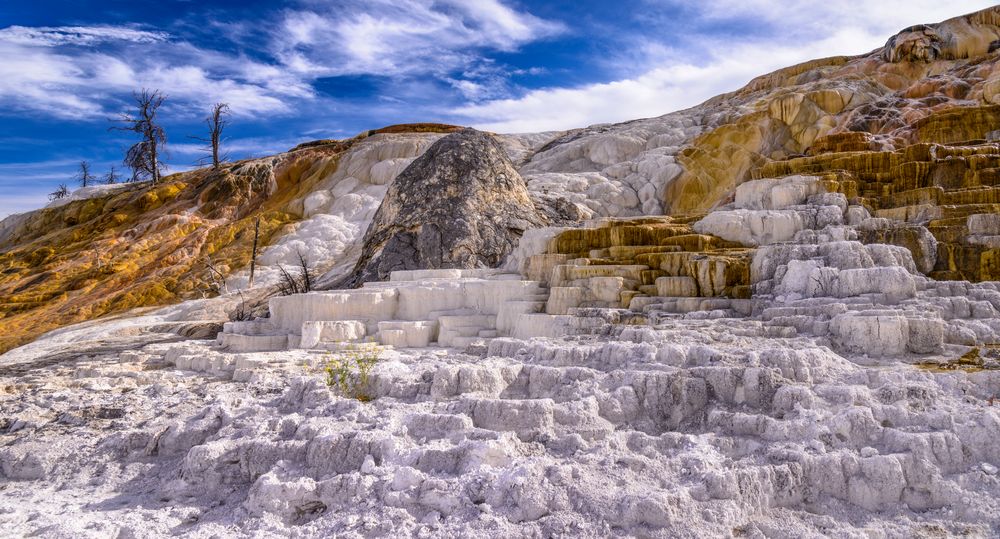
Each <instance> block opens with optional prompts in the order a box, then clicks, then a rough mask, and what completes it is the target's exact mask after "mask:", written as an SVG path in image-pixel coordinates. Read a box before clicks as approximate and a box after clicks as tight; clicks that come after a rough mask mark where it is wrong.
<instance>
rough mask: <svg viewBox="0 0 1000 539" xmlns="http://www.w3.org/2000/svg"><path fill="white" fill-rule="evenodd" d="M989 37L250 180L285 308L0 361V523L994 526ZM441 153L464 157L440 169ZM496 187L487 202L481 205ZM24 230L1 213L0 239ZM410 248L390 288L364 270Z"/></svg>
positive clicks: (159, 531)
mask: <svg viewBox="0 0 1000 539" xmlns="http://www.w3.org/2000/svg"><path fill="white" fill-rule="evenodd" d="M998 43H1000V8H992V9H989V10H985V11H982V12H979V13H975V14H972V15H969V16H965V17H960V18H957V19H953V20H949V21H946V22H943V23H940V24H936V25H929V26H921V27H915V28H910V29H907V30H905V31H903V32H901V33H900V34H899V35H897V36H894V37H892V38H891V39H890V40H889V41H888V42H887V44H886V46H885V47H884V48H882V49H880V50H876V51H873V52H872V53H870V54H868V55H863V56H859V57H852V58H846V57H838V58H829V59H824V60H817V61H814V62H810V63H807V64H803V65H799V66H795V67H791V68H787V69H785V70H781V71H779V72H775V73H772V74H769V75H765V76H763V77H760V78H758V79H756V80H754V81H752V82H751V83H750V84H749V85H748V86H746V87H745V88H743V89H741V90H739V91H737V92H734V93H731V94H726V95H722V96H719V97H717V98H714V99H712V100H710V101H709V102H706V103H705V104H703V105H700V106H698V107H695V108H693V109H689V110H685V111H679V112H675V113H672V114H668V115H666V116H663V117H659V118H652V119H644V120H636V121H633V122H629V123H625V124H619V125H601V126H592V127H589V128H586V129H580V130H575V131H571V132H566V133H545V134H535V135H492V134H483V133H476V132H469V131H455V130H454V129H451V128H444V127H439V128H435V130H436V131H441V132H432V133H429V132H426V131H420V130H417V129H415V128H414V129H411V131H413V132H408V133H400V132H387V133H381V134H376V135H374V136H371V137H362V138H359V139H357V140H354V141H352V142H351V143H350V144H346V143H339V144H340V145H338V146H336V148H337V153H336V155H333V154H331V155H327V156H324V157H322V158H319V157H317V158H315V159H318V160H316V161H312V164H309V165H308V166H306V165H302V168H304V169H308V170H309V171H311V172H309V173H304V172H301V171H300V172H298V173H297V175H295V177H296V178H308V180H302V179H300V180H299V184H301V186H300V187H301V188H296V189H292V190H287V189H284V188H283V187H281V186H280V185H279V186H278V187H277V188H276V189H275V190H274V191H273V192H274V193H283V194H281V195H280V197H279V198H280V201H281V204H282V205H281V208H283V210H282V211H285V212H287V216H286V217H285V218H283V219H284V220H283V221H281V223H282V224H285V223H288V225H287V226H286V227H285V228H282V229H280V230H278V229H277V227H275V228H276V230H274V231H273V233H272V234H270V235H269V237H268V242H267V243H268V247H267V248H266V249H265V250H264V252H263V255H262V257H261V262H262V266H263V267H264V268H265V269H264V270H262V275H264V277H262V282H263V283H264V286H265V287H266V286H267V285H269V284H272V283H273V282H274V280H275V279H276V275H277V273H278V271H279V270H278V269H277V266H278V265H279V264H285V265H289V264H290V263H293V261H294V258H293V257H294V256H295V254H296V252H297V251H300V252H308V253H309V255H310V256H311V257H313V258H312V259H311V261H312V262H313V263H315V264H316V267H317V268H319V269H320V270H321V273H323V274H322V275H321V276H317V283H318V285H319V286H318V288H319V290H316V291H314V292H310V293H307V294H296V295H288V296H274V297H270V298H264V297H263V294H259V295H257V296H254V297H253V298H252V300H253V301H254V302H258V303H259V305H260V307H261V308H263V306H264V305H265V304H266V305H267V309H266V311H267V313H268V316H267V317H258V318H256V319H254V320H242V321H233V322H228V321H225V316H226V314H227V313H229V312H232V311H233V310H234V309H235V308H236V307H237V305H238V304H239V303H240V302H241V301H244V300H246V298H241V297H240V296H238V295H236V294H232V293H230V294H221V295H218V296H216V297H209V298H205V299H194V300H189V301H185V302H181V303H177V304H175V305H172V306H169V307H165V308H160V309H157V310H149V311H145V312H143V313H131V314H130V315H127V316H126V315H121V316H119V317H117V318H112V319H102V320H96V321H89V322H85V323H83V324H79V325H76V326H69V327H66V328H63V329H60V330H57V331H54V332H51V333H49V334H47V335H45V336H43V337H42V338H40V339H38V340H37V341H35V342H33V343H31V344H28V345H26V346H23V347H20V348H16V349H14V350H12V351H10V352H8V353H7V354H5V355H3V356H0V523H2V524H3V526H4V528H3V529H5V530H7V531H10V532H11V533H14V534H16V535H27V534H36V535H41V536H47V537H81V536H93V537H120V538H128V537H145V536H149V535H168V534H184V535H189V536H193V537H218V536H255V537H256V536H264V537H271V536H274V537H279V536H280V537H285V536H292V537H312V536H317V535H322V534H330V535H337V536H345V537H372V536H427V537H429V536H446V537H468V536H493V537H618V536H623V537H624V536H640V537H825V536H833V537H886V538H888V537H893V538H895V537H899V538H903V537H907V538H909V537H924V538H931V537H950V536H958V537H997V536H1000V518H998V516H997V515H1000V501H998V500H1000V472H998V467H1000V443H998V440H1000V403H998V402H996V401H997V399H998V398H1000V349H998V344H997V343H1000V312H998V311H1000V284H998V282H997V281H996V279H998V275H1000V269H998V268H1000V254H998V253H1000V211H998V210H1000V206H998V204H1000V199H997V196H998V195H997V193H998V192H1000V191H998V189H1000V183H998V182H1000V166H998V165H1000V143H998V142H997V141H998V140H1000V135H998V133H1000V112H998V110H1000V109H998V108H997V107H998V105H997V103H1000V93H998V92H1000V55H998V52H997V49H998V48H1000V47H998V45H997V44H998ZM390 131H395V130H390ZM453 131H454V132H453ZM463 137H465V138H463ZM469 140H473V141H478V142H477V144H481V147H486V148H489V149H488V150H484V151H488V152H490V159H471V160H469V162H470V163H472V164H469V163H464V164H462V165H455V164H454V161H453V158H454V154H453V153H452V150H453V149H454V148H458V147H461V145H462V144H464V143H466V142H467V141H469ZM317 148H318V149H317ZM322 148H331V146H329V145H320V146H316V147H315V148H312V149H310V148H306V149H300V150H297V151H299V152H301V151H314V152H320V153H323V152H324V150H322ZM449 148H450V149H451V150H449ZM331 151H332V150H331ZM295 154H296V152H291V153H290V154H286V155H285V156H283V157H281V158H280V159H279V161H280V160H281V159H285V160H287V159H292V157H289V156H294V155H295ZM501 154H505V155H501ZM441 155H450V156H451V157H448V158H447V159H445V158H440V159H435V158H434V156H441ZM422 156H428V157H426V158H425V157H422ZM310 159H312V158H310ZM319 163H324V164H322V165H321V164H319ZM456 167H458V168H457V170H462V171H465V172H463V173H462V174H467V175H468V177H472V176H475V177H476V178H480V179H484V184H483V186H478V184H477V186H476V189H474V190H470V192H471V194H459V195H456V194H455V193H456V192H455V190H448V191H447V193H448V195H449V196H452V195H455V198H454V199H450V198H449V199H448V200H449V204H452V203H453V204H456V205H457V204H459V203H465V202H469V201H478V202H475V203H476V204H479V207H478V210H479V211H480V212H481V214H482V215H496V216H497V217H496V218H495V219H492V218H491V219H486V218H483V219H481V220H480V221H477V224H476V226H465V225H467V224H468V223H464V224H463V225H462V226H457V225H456V226H454V227H450V228H449V227H447V226H441V227H440V228H431V227H429V225H428V223H431V222H433V219H434V218H433V216H432V217H428V216H426V215H413V210H412V208H411V206H410V205H407V204H409V203H410V202H412V200H414V199H413V198H411V197H413V196H416V195H420V196H426V195H427V193H424V192H422V191H421V190H420V189H421V187H420V186H421V184H420V182H419V181H415V174H416V172H415V171H421V172H420V173H421V174H424V175H427V176H428V177H431V176H433V177H435V178H438V177H440V178H445V179H446V180H447V179H448V178H451V179H452V180H454V179H455V178H459V179H461V178H462V177H465V176H462V174H459V175H458V176H455V175H454V174H451V173H452V172H454V170H456ZM461 167H468V170H466V169H465V168H461ZM279 168H280V167H279ZM497 171H500V172H497ZM449 174H451V175H450V176H449ZM500 174H502V175H503V178H502V182H506V183H501V185H505V186H513V187H512V188H510V189H509V190H510V191H511V192H512V193H513V194H511V197H510V200H514V199H516V200H517V204H515V206H516V208H515V210H517V211H509V210H507V209H506V208H505V209H504V210H503V211H497V208H496V207H497V206H499V205H500V203H502V202H510V200H501V198H502V197H501V195H499V194H498V192H502V190H498V189H496V187H495V185H493V184H491V183H490V182H489V180H496V179H497V176H498V175H500ZM400 175H402V176H400ZM279 176H281V175H280V174H278V175H277V176H275V177H279ZM397 176H399V177H402V178H405V179H406V181H405V182H400V184H398V185H397V188H396V189H392V188H390V187H389V186H391V185H393V184H392V182H393V180H394V179H396V178H397ZM177 181H184V179H183V178H181V179H179V180H177ZM442 181H444V180H442ZM497 181H501V180H497ZM279 183H280V182H279ZM442 190H445V188H442ZM472 191H474V192H472ZM387 192H389V193H390V195H386V193H387ZM484 193H485V194H484ZM88 196H89V195H88ZM93 196H112V195H108V194H106V193H102V194H96V195H93ZM115 196H120V195H115ZM498 197H499V198H498ZM264 198H265V199H266V198H267V197H264ZM88 200H95V199H94V198H83V199H82V200H79V201H75V202H73V203H71V204H72V205H74V206H73V207H74V208H78V209H75V210H73V211H82V210H80V209H79V208H80V207H89V206H88V204H89V203H88V202H87V201H88ZM102 200H104V199H102ZM408 201H409V202H408ZM484 201H485V202H484ZM104 203H105V204H107V202H104ZM276 203H277V202H275V204H276ZM261 204H263V205H264V206H263V207H268V206H267V205H268V204H270V203H269V202H267V201H266V200H265V201H262V202H261ZM487 204H489V205H490V207H489V208H486V207H484V206H486V205H487ZM81 205H82V206H81ZM529 205H530V207H528V206H529ZM380 207H381V208H382V209H380ZM399 208H410V209H409V210H407V212H406V213H407V214H406V215H405V216H404V217H405V218H404V217H398V216H397V217H392V216H393V215H396V213H399V211H400V210H399ZM487 210H489V211H487ZM520 210H523V212H522V211H520ZM57 211H60V210H59V209H58V208H50V209H48V210H45V211H43V212H41V213H39V214H38V215H34V216H28V217H21V218H19V220H18V221H17V222H10V223H8V222H6V221H5V222H4V223H3V224H2V225H0V234H2V235H3V236H2V238H0V240H2V242H5V243H0V244H2V245H7V244H11V243H16V240H17V238H22V237H25V238H26V237H29V236H30V234H29V232H30V230H32V227H33V226H35V225H32V224H31V223H33V222H38V221H37V220H40V219H52V215H54V214H53V212H57ZM470 211H477V207H475V206H473V207H472V209H471V210H470ZM490 211H492V212H493V213H490ZM393 212H396V213H393ZM428 213H429V214H430V213H431V212H428ZM157 215H158V217H157V219H163V218H166V217H163V216H159V214H157ZM377 216H382V217H377ZM385 216H388V217H385ZM480 216H481V215H480V214H477V218H478V217H480ZM459 217H461V216H459ZM102 219H103V217H102ZM219 219H221V217H219ZM240 219H243V217H240ZM470 220H471V218H470ZM373 221H374V222H375V225H372V223H373ZM79 222H80V223H83V222H84V220H81V221H79ZM73 226H82V225H79V224H78V225H73ZM393 227H395V228H393ZM381 229H385V230H391V234H390V233H386V234H381V233H379V230H381ZM366 231H370V233H367V234H366ZM478 231H485V232H483V233H479V232H478ZM477 234H478V235H477ZM31 237H33V236H31ZM390 237H395V238H397V239H396V240H390V239H388V238H390ZM429 237H430V238H432V239H433V240H434V241H431V240H428V239H427V238H429ZM513 237H516V238H517V241H516V242H512V241H510V238H513ZM398 238H402V239H398ZM420 238H423V239H420ZM441 238H445V239H443V240H442V239H441ZM438 240H440V241H438ZM37 241H40V240H37ZM393 241H395V242H396V243H395V244H394V243H393ZM435 242H437V243H435ZM237 243H239V242H237ZM515 243H516V245H515ZM396 244H398V245H397V246H396V247H391V248H390V247H388V246H391V245H396ZM240 245H242V244H240ZM399 246H402V247H399ZM234 249H235V247H234ZM463 249H464V250H463ZM411 251H412V252H418V253H421V254H420V256H421V257H425V258H426V263H425V264H423V266H424V267H422V268H419V269H414V268H408V269H403V270H398V271H388V270H392V269H395V268H397V266H398V265H399V264H403V263H404V262H401V261H400V260H401V258H400V257H398V256H396V258H393V256H395V255H394V253H395V254H398V253H400V252H407V253H408V252H411ZM479 251H483V252H479ZM487 251H488V253H487ZM240 252H242V251H240ZM12 253H20V254H16V256H15V254H12ZM387 253H388V254H387ZM427 253H432V254H433V256H431V255H428V254H427ZM498 253H499V254H498ZM487 254H488V256H487ZM478 255H482V256H478ZM501 255H502V256H501ZM3 256H5V257H8V259H10V260H13V262H11V264H22V262H24V261H23V260H22V258H23V257H24V256H25V255H24V254H23V252H19V251H15V250H10V251H6V252H5V254H4V255H3ZM240 256H243V255H240ZM18 257H21V258H18ZM489 257H493V258H502V260H496V262H498V263H496V264H490V263H486V262H484V260H485V259H487V258H489ZM237 259H239V257H237V256H234V257H233V260H237ZM2 260H7V259H2ZM46 260H47V259H46ZM378 260H390V261H391V264H388V265H378V266H377V267H375V266H370V265H369V264H376V262H372V261H378ZM5 263H6V262H5ZM25 263H26V262H25ZM46 263H48V262H46V261H45V260H42V261H41V262H38V264H40V265H42V267H45V266H44V264H46ZM378 264H381V262H378ZM22 265H23V264H22ZM485 266H494V267H485ZM18 267H21V266H18ZM373 268H374V269H373ZM369 269H373V271H367V270H369ZM375 270H377V271H375ZM382 273H388V280H377V279H369V278H360V279H357V278H355V279H354V280H353V281H351V282H352V283H353V284H359V285H360V286H357V287H355V288H349V289H334V288H331V287H333V286H334V285H336V284H343V283H345V282H347V281H345V279H347V278H348V277H349V276H352V275H353V276H355V277H357V276H359V275H360V276H364V275H369V276H370V275H376V276H377V277H384V276H385V275H382ZM227 277H228V285H229V287H230V289H234V290H235V289H236V288H239V287H241V286H243V285H244V283H245V281H246V278H247V273H246V270H245V268H243V267H242V266H240V265H239V264H237V263H236V262H233V265H232V267H231V268H229V269H227ZM18 283H21V281H18ZM21 284H23V283H21ZM0 285H2V286H8V285H6V284H4V281H0ZM10 286H13V285H10ZM32 286H34V285H32ZM28 289H30V286H29V288H28ZM19 312H20V311H19ZM133 315H134V316H133ZM359 343H368V346H370V347H371V349H372V350H374V353H377V354H379V356H380V358H381V359H380V361H379V362H378V363H377V364H376V366H375V368H374V371H373V374H372V378H371V380H370V384H369V386H370V387H369V388H368V389H369V392H370V394H369V395H367V397H368V398H366V399H361V400H358V399H353V398H348V397H345V396H344V395H341V394H339V393H337V392H336V391H334V390H332V389H331V388H330V387H328V386H327V384H326V383H325V382H324V377H325V373H324V372H323V367H324V365H325V364H326V362H327V361H328V360H329V359H330V358H331V357H338V355H339V354H342V353H343V351H344V350H345V349H349V348H350V347H351V346H352V345H357V344H359Z"/></svg>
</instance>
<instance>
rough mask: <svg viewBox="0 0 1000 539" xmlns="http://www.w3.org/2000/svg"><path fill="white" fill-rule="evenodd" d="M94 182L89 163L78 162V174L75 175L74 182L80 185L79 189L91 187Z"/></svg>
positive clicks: (94, 178)
mask: <svg viewBox="0 0 1000 539" xmlns="http://www.w3.org/2000/svg"><path fill="white" fill-rule="evenodd" d="M96 180H97V178H96V177H95V176H94V175H93V174H91V173H90V163H88V162H86V161H80V172H77V173H76V181H77V182H79V183H80V187H87V186H88V185H93V184H94V182H95V181H96Z"/></svg>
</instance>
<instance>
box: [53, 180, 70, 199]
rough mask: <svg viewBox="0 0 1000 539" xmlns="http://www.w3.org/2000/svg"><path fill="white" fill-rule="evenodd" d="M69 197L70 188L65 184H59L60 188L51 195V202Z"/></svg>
mask: <svg viewBox="0 0 1000 539" xmlns="http://www.w3.org/2000/svg"><path fill="white" fill-rule="evenodd" d="M68 196H69V188H68V187H66V184H65V183H61V184H59V188H58V189H56V190H55V191H52V192H51V193H49V200H59V199H61V198H66V197H68Z"/></svg>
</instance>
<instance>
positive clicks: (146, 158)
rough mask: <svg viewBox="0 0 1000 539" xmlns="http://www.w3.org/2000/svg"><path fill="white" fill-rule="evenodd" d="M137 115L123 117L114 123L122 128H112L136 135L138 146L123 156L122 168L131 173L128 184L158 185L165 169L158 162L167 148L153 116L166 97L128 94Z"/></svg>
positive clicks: (155, 93)
mask: <svg viewBox="0 0 1000 539" xmlns="http://www.w3.org/2000/svg"><path fill="white" fill-rule="evenodd" d="M132 96H133V98H134V99H135V102H136V105H137V106H138V111H137V114H136V115H134V116H133V115H131V114H128V113H123V114H122V115H121V118H119V119H118V122H120V123H122V124H123V125H122V126H120V127H112V128H111V129H114V130H117V131H130V132H132V133H136V134H138V135H139V138H140V140H139V142H137V143H135V144H133V145H132V147H131V148H129V149H128V151H127V152H126V153H125V159H124V163H125V166H127V167H128V168H130V169H132V178H131V179H130V180H129V181H130V182H135V181H140V180H145V179H147V178H149V179H151V180H153V182H154V183H155V182H158V181H160V176H161V175H162V172H163V170H164V169H165V168H166V165H164V164H163V162H162V156H163V155H162V154H163V153H165V152H164V150H163V147H164V146H166V144H167V134H166V132H165V131H164V130H163V127H161V126H160V125H159V124H158V123H157V119H156V113H157V111H158V110H159V108H160V106H161V105H163V101H164V100H165V99H166V96H164V95H163V93H162V92H160V91H159V90H147V89H145V88H143V90H142V91H141V92H137V93H134V94H132Z"/></svg>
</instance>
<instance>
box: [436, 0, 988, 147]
mask: <svg viewBox="0 0 1000 539" xmlns="http://www.w3.org/2000/svg"><path fill="white" fill-rule="evenodd" d="M675 4H683V5H682V7H684V8H685V9H686V10H687V13H688V15H689V16H690V17H691V19H690V20H688V23H689V24H690V27H691V28H695V29H697V30H692V32H691V33H690V34H688V35H685V36H683V37H682V38H678V37H676V36H674V35H673V34H670V33H664V31H665V30H666V27H667V25H676V15H675V14H667V13H665V12H663V13H658V12H657V10H658V9H662V8H663V4H662V2H658V1H654V0H650V1H649V2H648V3H647V7H648V10H647V11H646V12H645V13H643V14H642V19H643V20H644V22H646V23H647V24H648V25H649V26H647V32H645V33H644V34H643V35H642V36H641V39H640V44H641V46H640V47H639V48H637V49H633V50H631V52H626V53H623V54H624V55H626V56H627V57H629V58H631V59H633V60H635V59H639V58H641V59H643V60H644V63H645V66H644V68H642V67H632V68H631V70H630V71H632V72H635V73H636V74H635V75H634V76H629V77H626V78H622V79H620V80H616V81H612V82H606V83H598V84H589V85H582V86H578V87H572V88H564V87H558V88H544V89H536V90H531V91H528V92H526V93H524V94H523V95H521V96H520V97H516V98H507V99H494V100H488V101H484V102H480V103H472V104H466V105H464V106H460V107H457V108H455V109H454V110H453V111H452V113H453V114H454V115H455V117H456V121H467V122H470V123H472V124H473V125H475V126H477V127H480V128H483V129H488V130H491V131H498V132H530V131H549V130H561V129H569V128H573V127H580V126H585V125H591V124H594V123H606V122H618V121H625V120H630V119H634V118H643V117H652V116H659V115H662V114H665V113H668V112H671V111H675V110H680V109H684V108H687V107H691V106H694V105H697V104H699V103H701V102H703V101H705V100H707V99H709V98H711V97H714V96H716V95H718V94H721V93H724V92H728V91H733V90H736V89H738V88H740V87H741V86H742V85H744V84H746V83H747V82H749V81H750V80H751V79H752V78H753V77H755V76H758V75H761V74H764V73H766V72H768V71H772V70H775V69H780V68H782V67H786V66H789V65H794V64H796V63H800V62H803V61H806V60H811V59H814V58H822V57H826V56H834V55H840V54H848V55H850V54H862V53H865V52H868V51H871V50H874V49H876V48H877V47H880V46H882V45H883V44H884V43H885V41H886V39H887V38H888V37H889V36H890V35H892V34H894V33H895V32H897V31H899V30H902V29H903V28H905V27H908V26H912V25H914V24H919V23H927V22H936V21H939V20H944V19H947V18H950V17H954V16H957V15H961V14H964V13H967V12H971V11H975V10H978V9H983V8H986V7H989V6H990V5H992V4H991V3H990V2H982V1H973V0H955V1H953V2H949V3H947V4H942V3H940V2H937V1H934V0H906V1H900V0H889V1H883V2H867V1H859V0H829V1H827V2H823V3H811V2H810V3H808V4H806V3H802V2H798V3H789V2H784V1H780V0H704V1H700V2H697V3H689V2H675ZM675 7H676V6H675ZM658 15H662V17H658ZM657 21H660V22H661V23H662V27H660V26H659V25H658V24H657ZM725 23H730V24H739V25H741V27H746V28H758V29H760V30H759V31H757V32H747V33H746V34H745V35H743V36H741V37H737V36H734V35H732V33H731V32H725V33H726V35H724V36H723V35H720V34H722V33H723V32H720V31H719V30H718V28H717V26H718V25H723V24H725ZM656 35H665V36H667V38H668V39H670V40H671V43H663V42H657V41H656V37H655V36H656ZM636 39H639V38H636Z"/></svg>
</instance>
